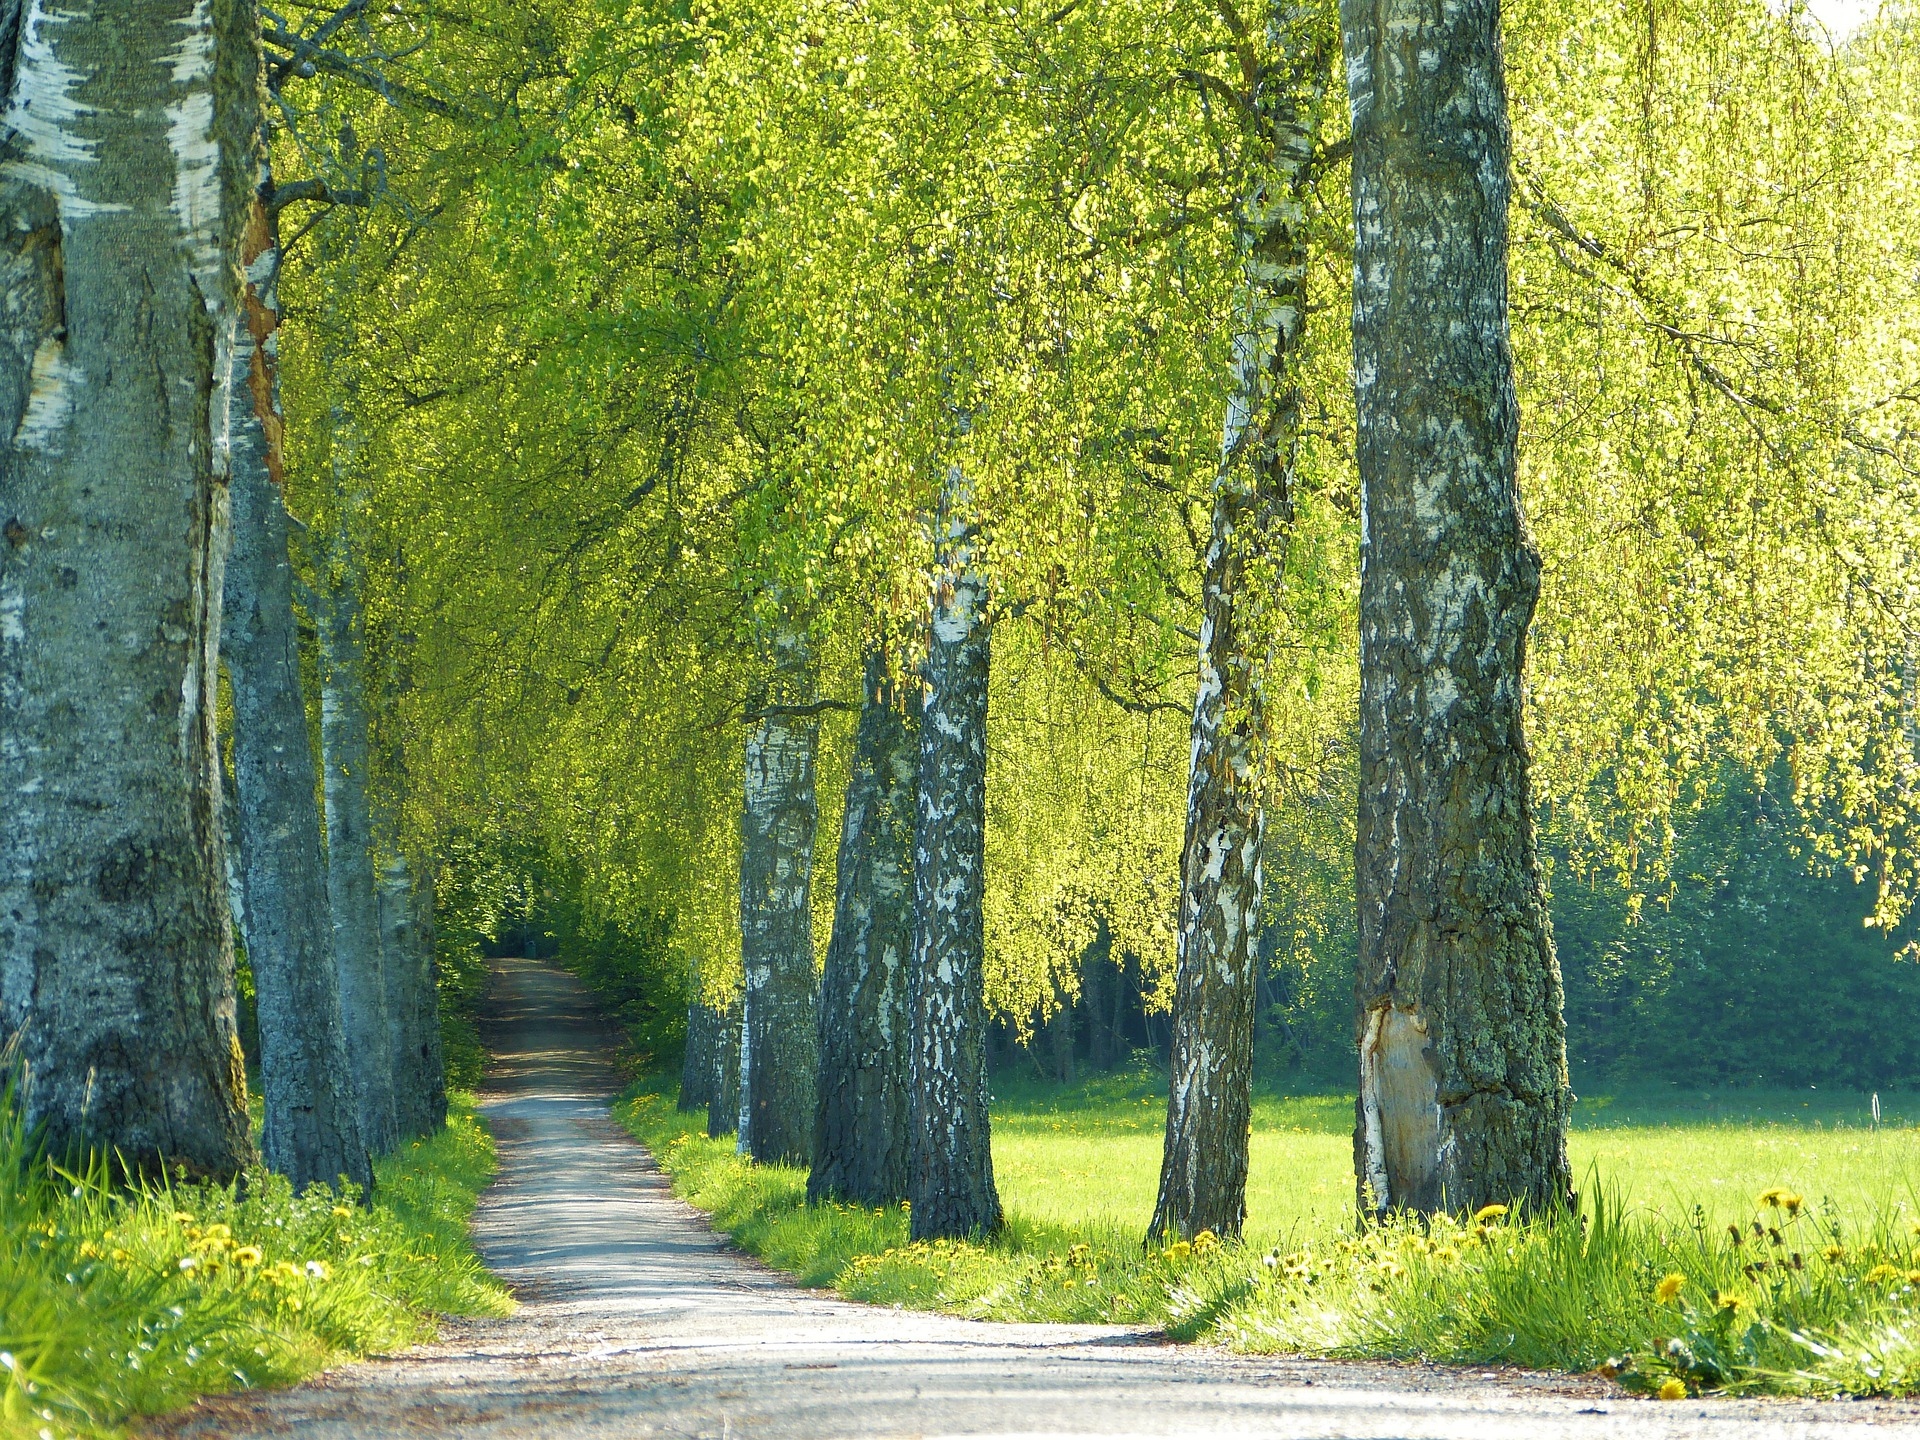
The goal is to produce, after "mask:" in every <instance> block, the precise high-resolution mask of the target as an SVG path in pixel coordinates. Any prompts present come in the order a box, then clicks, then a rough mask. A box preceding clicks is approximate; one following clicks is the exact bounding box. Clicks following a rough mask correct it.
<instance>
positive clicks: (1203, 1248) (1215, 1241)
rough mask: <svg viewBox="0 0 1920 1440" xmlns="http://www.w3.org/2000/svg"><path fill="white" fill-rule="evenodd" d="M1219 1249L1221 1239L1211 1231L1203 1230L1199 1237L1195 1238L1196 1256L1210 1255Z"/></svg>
mask: <svg viewBox="0 0 1920 1440" xmlns="http://www.w3.org/2000/svg"><path fill="white" fill-rule="evenodd" d="M1219 1248H1220V1237H1219V1236H1218V1235H1216V1234H1214V1233H1213V1231H1211V1230H1202V1231H1201V1232H1200V1233H1199V1234H1198V1235H1196V1236H1194V1237H1193V1253H1194V1254H1195V1255H1210V1254H1212V1253H1213V1252H1214V1251H1215V1250H1218V1249H1219Z"/></svg>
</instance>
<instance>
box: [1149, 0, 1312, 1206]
mask: <svg viewBox="0 0 1920 1440" xmlns="http://www.w3.org/2000/svg"><path fill="white" fill-rule="evenodd" d="M1270 15H1271V18H1270V20H1269V22H1268V34H1267V37H1266V39H1267V46H1268V52H1269V53H1268V56H1267V63H1266V64H1265V65H1263V66H1260V67H1259V68H1257V69H1256V70H1255V72H1254V74H1255V79H1254V84H1253V94H1252V101H1253V105H1252V114H1253V116H1254V118H1255V119H1256V121H1257V123H1258V131H1257V135H1256V137H1255V139H1256V142H1257V143H1258V144H1259V145H1260V146H1261V151H1262V153H1261V154H1260V156H1259V162H1258V170H1257V171H1256V174H1255V177H1254V181H1253V184H1252V185H1251V187H1250V189H1249V190H1248V192H1247V194H1246V195H1245V196H1244V197H1243V198H1242V200H1241V203H1240V206H1239V209H1238V211H1237V213H1236V216H1235V227H1234V229H1235V239H1236V242H1237V244H1238V246H1239V249H1240V254H1241V279H1240V286H1239V291H1238V294H1237V296H1236V310H1237V312H1238V313H1237V314H1236V317H1235V325H1236V333H1235V335H1234V343H1233V359H1234V368H1233V388H1232V391H1231V395H1230V398H1229V400H1228V402H1227V418H1226V425H1225V427H1224V431H1223V433H1222V437H1221V444H1220V468H1219V472H1218V474H1217V476H1216V478H1215V482H1214V501H1213V530H1212V535H1211V538H1210V541H1209V544H1208V547H1207V557H1206V572H1205V576H1204V578H1203V580H1202V588H1201V621H1200V678H1199V686H1198V689H1197V690H1196V692H1195V695H1194V702H1193V751H1192V767H1191V769H1190V770H1189V772H1188V780H1187V828H1186V838H1185V842H1184V845H1183V847H1182V850H1181V861H1180V914H1179V930H1178V932H1177V936H1176V946H1177V953H1178V957H1179V960H1178V969H1177V971H1176V974H1175V981H1174V1001H1173V1016H1172V1024H1173V1055H1172V1076H1171V1084H1170V1086H1169V1090H1168V1097H1167V1136H1166V1147H1165V1152H1164V1155H1163V1158H1162V1160H1161V1164H1160V1196H1159V1200H1158V1202H1157V1203H1156V1204H1155V1206H1154V1212H1153V1223H1152V1225H1151V1227H1150V1230H1149V1233H1150V1234H1151V1235H1155V1236H1158V1235H1163V1234H1166V1233H1169V1232H1172V1233H1175V1234H1179V1235H1183V1236H1187V1237H1191V1236H1193V1235H1196V1234H1198V1233H1199V1232H1201V1231H1203V1230H1211V1231H1212V1232H1213V1233H1214V1234H1216V1235H1222V1236H1227V1235H1238V1234H1239V1233H1240V1230H1241V1227H1242V1225H1243V1224H1244V1223H1245V1221H1246V1211H1247V1132H1248V1127H1249V1125H1250V1123H1251V1118H1252V1107H1253V1008H1254V989H1255V981H1256V970H1257V963H1256V956H1255V954H1254V951H1253V931H1254V927H1255V925H1256V924H1257V923H1258V921H1259V916H1260V842H1261V835H1262V827H1263V815H1262V799H1263V792H1264V790H1265V786H1266V769H1267V760H1266V734H1265V719H1264V713H1263V711H1264V702H1265V687H1266V673H1265V672H1266V664H1267V656H1268V653H1269V648H1270V642H1271V635H1270V633H1269V632H1270V630H1271V628H1272V621H1271V618H1270V617H1271V614H1272V610H1273V606H1274V604H1275V602H1276V601H1277V598H1278V597H1277V594H1276V593H1275V592H1276V591H1277V589H1278V587H1279V585H1280V583H1281V577H1282V574H1283V571H1284V564H1285V559H1286V545H1287V538H1288V534H1289V531H1290V530H1291V528H1292V525H1293V466H1294V459H1295V454H1296V452H1297V450H1298V447H1299V440H1300V404H1301V402H1300V389H1299V365H1300V359H1301V340H1302V331H1303V327H1304V323H1305V318H1306V313H1307V293H1306V289H1307V287H1306V274H1307V233H1306V227H1307V224H1308V219H1307V216H1308V211H1309V209H1310V201H1311V198H1312V197H1311V191H1312V187H1313V184H1314V181H1315V179H1316V178H1317V177H1316V171H1315V166H1314V161H1313V150H1314V140H1315V137H1316V135H1317V133H1318V131H1319V126H1320V118H1321V112H1322V109H1323V107H1324V105H1325V103H1326V100H1327V92H1328V91H1329V89H1330V88H1331V85H1332V76H1333V57H1334V54H1335V50H1336V47H1337V45H1338V36H1337V34H1336V33H1335V30H1334V27H1333V24H1332V17H1331V15H1329V14H1326V13H1325V12H1324V11H1323V10H1322V8H1321V7H1318V6H1296V5H1293V4H1291V3H1285V0H1271V10H1270ZM1248 59H1249V60H1251V50H1249V53H1248Z"/></svg>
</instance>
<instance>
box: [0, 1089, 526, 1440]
mask: <svg viewBox="0 0 1920 1440" xmlns="http://www.w3.org/2000/svg"><path fill="white" fill-rule="evenodd" d="M9 1110H10V1107H9ZM493 1170H494V1152H493V1142H492V1140H491V1139H490V1138H489V1136H488V1135H487V1133H486V1131H485V1130H484V1129H483V1128H482V1127H481V1125H480V1122H479V1121H478V1119H477V1118H475V1116H474V1113H473V1106H472V1102H471V1098H470V1097H466V1096H457V1097H456V1098H455V1103H454V1104H453V1106H452V1113H451V1115H450V1117H449V1120H448V1124H447V1128H446V1129H445V1130H443V1131H442V1132H441V1133H440V1134H438V1135H437V1136H435V1137H433V1138H432V1139H430V1140H426V1141H420V1142H415V1143H414V1144H412V1145H410V1146H409V1147H407V1148H405V1149H403V1150H401V1151H398V1152H396V1153H395V1154H394V1155H392V1156H389V1157H388V1158H387V1159H386V1160H384V1161H382V1162H381V1163H380V1166H379V1168H378V1176H377V1182H376V1185H375V1190H374V1195H375V1203H374V1204H373V1205H372V1206H370V1207H363V1206H360V1205H356V1204H353V1203H352V1197H347V1199H346V1200H345V1201H343V1200H342V1199H341V1198H340V1197H337V1196H335V1195H334V1194H332V1193H331V1192H329V1191H328V1190H326V1189H325V1188H324V1187H315V1188H314V1189H312V1190H310V1191H308V1193H307V1194H305V1195H301V1196H296V1195H294V1194H293V1193H292V1191H291V1188H290V1187H289V1186H288V1185H287V1183H286V1181H285V1180H283V1179H281V1178H280V1177H278V1176H273V1175H268V1174H266V1173H265V1172H264V1171H263V1172H258V1173H255V1174H250V1175H249V1176H248V1177H247V1178H246V1182H245V1184H244V1186H243V1187H240V1190H243V1191H244V1194H242V1193H240V1191H239V1190H236V1187H234V1186H213V1185H181V1186H177V1187H171V1188H155V1189H148V1190H143V1191H127V1190H124V1189H121V1190H116V1189H114V1188H113V1187H111V1186H108V1185H106V1184H104V1183H103V1182H102V1180H101V1177H99V1176H98V1175H94V1176H73V1175H68V1174H64V1173H62V1172H58V1171H54V1170H52V1169H51V1168H50V1167H48V1166H46V1165H44V1164H37V1163H34V1162H33V1161H32V1159H31V1157H30V1155H29V1154H28V1153H27V1151H26V1145H25V1138H24V1136H23V1135H22V1134H21V1130H20V1126H19V1124H18V1121H17V1119H8V1120H5V1121H4V1122H0V1436H5V1437H13V1436H22V1437H52V1436H62V1435H92V1434H99V1433H102V1432H107V1431H109V1430H110V1429H111V1427H113V1426H115V1425H117V1424H118V1423H120V1422H121V1421H123V1420H125V1419H127V1418H129V1417H131V1416H134V1415H141V1414H153V1413H157V1412H159V1411H162V1410H166V1409H170V1408H172V1407H175V1406H178V1405H181V1404H184V1403H186V1402H187V1401H188V1400H190V1399H192V1398H193V1397H194V1396H196V1395H200V1394H206V1393H210V1392H216V1391H222V1390H231V1389H236V1388H243V1387H248V1386H257V1385H274V1384H285V1383H287V1382H289V1381H293V1380H297V1379H299V1378H301V1377H303V1376H306V1375H309V1374H312V1373H313V1372H314V1371H316V1370H318V1369H320V1368H321V1367H322V1366H324V1365H326V1364H328V1363H330V1362H332V1361H335V1360H337V1359H340V1358H342V1357H345V1356H351V1355H357V1354H366V1353H369V1352H374V1351H381V1350H388V1349H393V1348H396V1347H399V1346H404V1345H407V1344H411V1343H413V1342H415V1341H417V1340H421V1339H424V1338H427V1337H428V1336H430V1335H431V1333H432V1330H433V1317H434V1316H435V1315H436V1314H496V1315H497V1314H504V1313H505V1312H506V1311H507V1310H509V1309H510V1308H511V1307H512V1301H511V1299H510V1298H509V1297H508V1296H507V1294H506V1292H505V1291H504V1290H503V1289H502V1288H501V1287H500V1286H499V1285H498V1284H496V1283H495V1282H494V1281H493V1280H491V1279H490V1278H489V1277H488V1276H487V1274H486V1272H485V1270H483V1269H482V1267H481V1265H480V1262H479V1259H478V1257H477V1256H476V1255H475V1254H474V1251H473V1247H472V1245H471V1243H470V1241H469V1239H468V1236H467V1217H468V1215H469V1214H470V1213H471V1212H472V1210H473V1206H474V1202H475V1200H476V1199H477V1198H478V1196H479V1193H480V1190H481V1189H482V1188H483V1187H484V1186H485V1185H486V1183H487V1181H488V1179H489V1178H490V1177H491V1176H492V1174H493Z"/></svg>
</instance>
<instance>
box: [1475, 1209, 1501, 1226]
mask: <svg viewBox="0 0 1920 1440" xmlns="http://www.w3.org/2000/svg"><path fill="white" fill-rule="evenodd" d="M1506 1213H1507V1207H1506V1206H1504V1205H1482V1206H1481V1207H1480V1208H1479V1209H1478V1210H1476V1211H1474V1212H1473V1218H1474V1219H1476V1220H1478V1221H1479V1222H1480V1223H1481V1224H1482V1225H1484V1224H1486V1223H1487V1221H1489V1220H1498V1219H1500V1218H1501V1217H1502V1216H1503V1215H1505V1214H1506Z"/></svg>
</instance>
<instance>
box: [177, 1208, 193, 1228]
mask: <svg viewBox="0 0 1920 1440" xmlns="http://www.w3.org/2000/svg"><path fill="white" fill-rule="evenodd" d="M173 1223H174V1224H176V1225H191V1224H193V1216H192V1215H190V1214H188V1213H187V1212H186V1211H185V1210H176V1211H174V1212H173Z"/></svg>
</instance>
